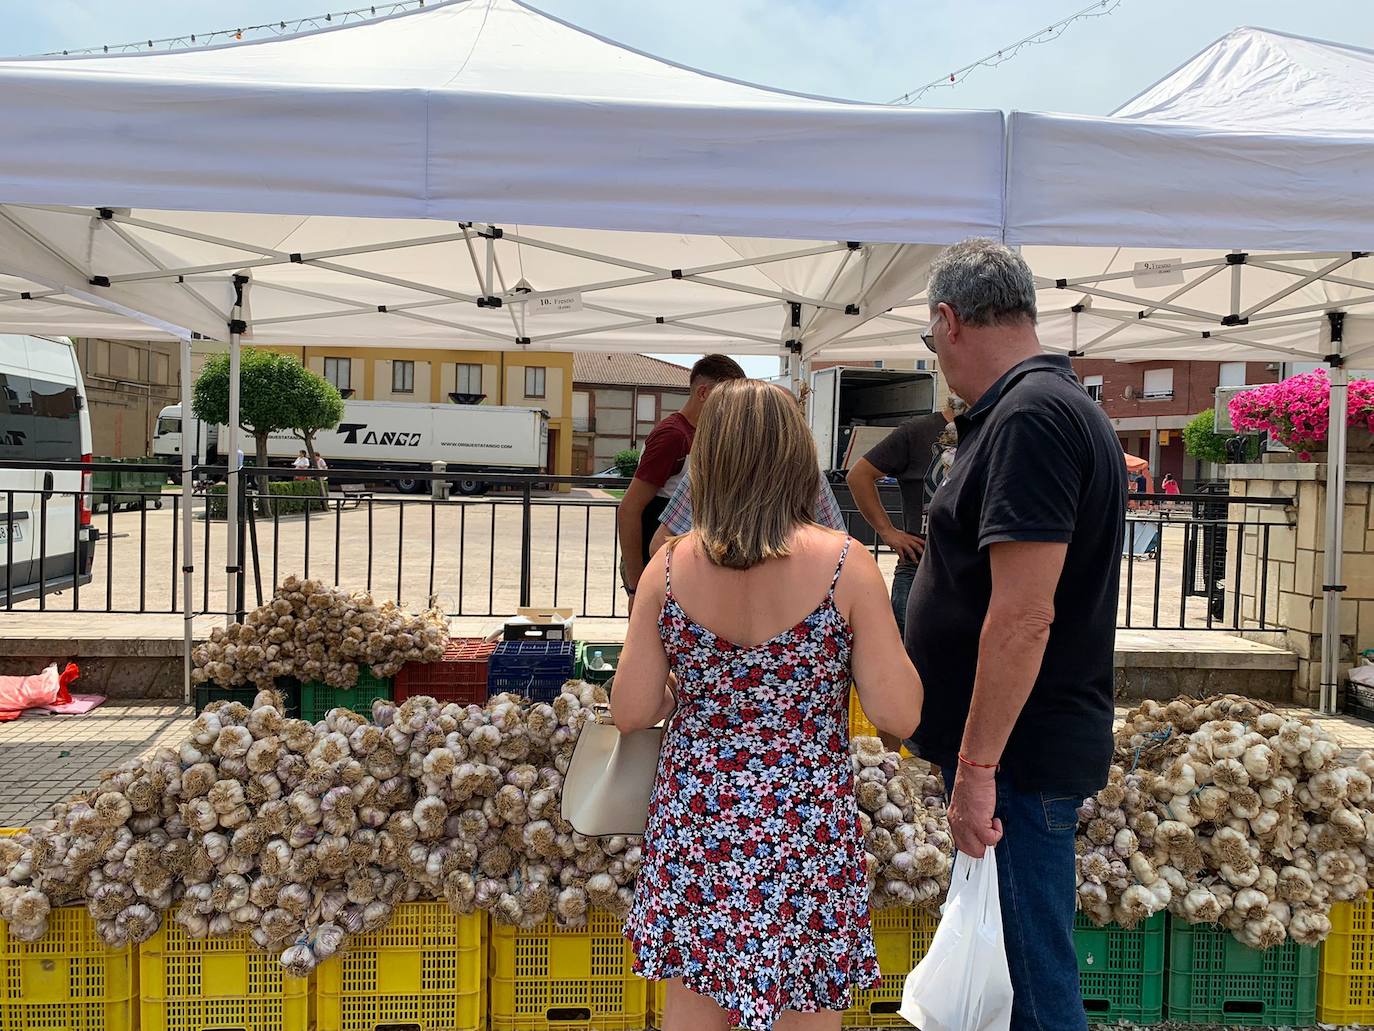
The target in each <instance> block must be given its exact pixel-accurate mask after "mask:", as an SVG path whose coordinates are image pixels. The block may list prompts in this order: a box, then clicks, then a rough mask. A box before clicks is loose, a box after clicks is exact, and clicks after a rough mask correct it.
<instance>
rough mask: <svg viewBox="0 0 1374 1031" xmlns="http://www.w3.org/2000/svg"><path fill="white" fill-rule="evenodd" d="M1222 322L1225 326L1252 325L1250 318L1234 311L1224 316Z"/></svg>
mask: <svg viewBox="0 0 1374 1031" xmlns="http://www.w3.org/2000/svg"><path fill="white" fill-rule="evenodd" d="M1221 324H1222V325H1223V326H1248V325H1250V319H1249V318H1248V317H1246V316H1243V315H1238V314H1236V313H1235V312H1232V313H1231V314H1230V315H1225V316H1223V317H1222V320H1221Z"/></svg>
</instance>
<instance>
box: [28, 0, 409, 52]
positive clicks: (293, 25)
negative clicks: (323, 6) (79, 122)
mask: <svg viewBox="0 0 1374 1031" xmlns="http://www.w3.org/2000/svg"><path fill="white" fill-rule="evenodd" d="M424 6H425V0H392V2H391V3H385V4H369V5H368V6H367V7H357V8H354V9H353V10H349V11H332V12H330V13H328V14H317V15H313V16H311V17H308V18H297V19H295V20H294V21H291V20H288V21H275V22H265V23H263V24H261V25H245V26H243V27H241V28H233V29H217V30H216V31H214V32H195V33H190V34H188V35H185V36H166V37H164V38H162V39H141V40H137V41H136V42H133V43H107V44H104V45H102V46H95V47H83V48H80V49H68V50H55V51H52V52H50V53H48V54H45V55H44V56H45V57H55V56H57V55H58V54H61V55H63V56H74V55H82V54H127V53H132V52H140V53H146V52H147V51H149V50H186V49H190V48H191V47H207V46H214V45H216V44H217V43H228V42H231V41H232V42H236V43H237V42H241V41H243V40H244V39H253V38H271V37H277V36H291V35H294V34H296V33H298V32H310V31H311V30H314V29H325V28H335V27H337V26H339V25H348V24H350V23H352V22H359V21H369V20H371V19H373V18H377V17H382V18H386V17H390V16H391V15H394V14H404V13H406V12H407V11H415V10H419V9H420V8H421V7H424Z"/></svg>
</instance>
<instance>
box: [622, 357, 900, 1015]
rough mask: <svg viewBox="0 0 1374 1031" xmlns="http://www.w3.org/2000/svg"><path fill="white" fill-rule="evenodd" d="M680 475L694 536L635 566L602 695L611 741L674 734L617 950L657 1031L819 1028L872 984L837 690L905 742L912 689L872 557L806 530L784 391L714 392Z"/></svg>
mask: <svg viewBox="0 0 1374 1031" xmlns="http://www.w3.org/2000/svg"><path fill="white" fill-rule="evenodd" d="M690 476H691V488H692V507H693V511H694V513H695V520H696V523H695V528H694V529H693V531H692V533H690V534H688V535H687V536H686V537H683V538H680V539H678V540H676V541H674V542H672V543H671V544H670V545H669V547H667V548H665V549H664V550H663V551H661V552H660V553H659V554H658V555H657V556H655V557H654V559H653V560H652V561H651V562H650V564H649V566H648V568H647V569H646V570H645V572H644V576H643V579H641V581H640V583H639V586H638V590H637V594H636V597H637V598H638V599H639V604H637V605H636V606H635V610H634V615H633V617H632V618H631V622H630V629H629V633H628V635H627V638H626V642H625V649H624V652H623V653H622V655H621V663H620V668H619V671H618V673H617V675H616V680H615V686H614V690H613V691H612V696H611V708H612V713H613V715H614V717H615V721H616V725H617V726H618V727H619V728H620V729H621V731H622V732H630V731H634V730H641V729H644V728H646V727H651V726H653V725H655V724H656V723H658V722H659V721H660V720H664V719H668V720H669V723H668V730H667V733H666V734H665V736H664V742H663V750H662V755H661V757H660V760H659V768H658V776H657V779H656V781H655V785H654V794H653V800H652V803H651V805H650V811H649V825H648V829H647V834H646V838H645V845H644V865H643V868H642V870H641V872H640V875H639V880H638V883H637V885H636V891H635V905H634V909H633V911H632V912H631V914H630V918H629V920H628V921H627V923H626V928H625V933H626V936H627V937H628V938H629V939H630V941H631V943H632V944H633V945H634V948H635V952H636V955H637V963H636V966H635V969H636V970H637V971H638V972H639V973H640V974H642V975H643V976H644V977H648V978H652V979H654V980H666V981H667V982H668V984H667V1012H666V1013H665V1015H664V1025H665V1031H723V1029H725V1028H727V1027H728V1028H733V1027H744V1028H748V1029H751V1031H767V1029H768V1028H771V1027H773V1026H774V1024H775V1023H777V1024H778V1025H779V1026H780V1027H783V1028H786V1029H791V1031H833V1029H836V1028H838V1027H839V1026H840V1016H841V1013H842V1012H843V1011H844V1010H845V1009H846V1008H847V1007H848V1006H849V1003H850V991H851V989H862V988H870V987H873V986H874V985H875V984H877V983H878V979H879V971H878V963H877V957H876V954H875V952H874V946H873V935H872V930H871V928H870V924H869V914H868V900H867V894H868V893H867V889H866V874H865V870H864V858H863V856H864V849H863V846H862V842H861V838H860V832H859V821H858V809H857V806H856V804H855V801H854V784H853V779H852V775H851V770H850V762H849V747H848V742H849V717H848V711H849V710H848V700H849V685H850V683H851V681H853V682H855V683H857V684H858V688H859V697H860V701H861V702H862V704H863V706H864V711H865V712H866V713H867V714H868V716H869V718H870V719H871V720H873V722H874V723H875V724H876V725H877V726H878V727H879V729H881V730H884V731H887V732H890V733H892V734H894V735H896V736H898V737H902V738H905V737H909V736H910V735H911V733H912V731H913V729H914V728H915V726H916V724H917V722H918V720H919V718H920V705H921V686H920V681H919V679H918V678H917V675H916V671H915V669H914V668H913V666H912V664H911V661H910V660H909V659H908V658H907V655H906V652H905V650H904V649H903V647H902V643H901V641H900V639H899V638H898V635H897V625H896V621H895V620H894V618H893V615H892V607H891V605H890V604H889V602H888V600H887V589H886V585H885V584H884V582H883V578H882V575H881V573H880V572H879V570H878V566H877V563H876V562H875V561H874V560H873V557H872V555H870V554H869V553H868V552H867V551H866V550H865V549H864V548H862V547H858V546H854V547H851V542H850V540H849V539H848V538H847V537H845V536H844V535H843V534H839V533H835V532H833V531H831V530H827V529H824V528H822V527H820V526H817V525H815V524H814V523H813V522H812V521H811V517H812V512H813V510H814V507H815V498H816V493H817V490H818V488H819V483H818V477H819V471H818V463H817V461H816V451H815V447H814V445H813V443H812V440H811V434H810V432H809V431H808V429H807V427H806V423H805V421H804V420H803V418H802V415H801V412H800V410H799V409H798V407H797V403H796V400H795V398H793V397H792V395H791V394H789V393H787V392H786V391H784V390H781V389H779V388H777V387H774V386H771V385H769V384H766V383H761V382H757V381H742V382H736V383H726V384H722V385H721V386H719V387H717V388H716V390H715V391H714V392H713V393H712V395H711V398H710V400H709V401H708V402H707V405H706V408H705V410H704V411H703V413H702V416H701V422H700V425H699V426H698V428H697V436H696V442H695V444H694V445H693V449H692V461H691V465H690ZM669 674H671V675H672V681H671V683H670V680H669Z"/></svg>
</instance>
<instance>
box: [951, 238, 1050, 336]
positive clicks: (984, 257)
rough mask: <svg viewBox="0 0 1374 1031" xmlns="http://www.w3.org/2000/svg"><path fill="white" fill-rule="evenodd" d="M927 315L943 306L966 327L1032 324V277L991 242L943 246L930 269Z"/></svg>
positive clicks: (1008, 251) (1014, 257)
mask: <svg viewBox="0 0 1374 1031" xmlns="http://www.w3.org/2000/svg"><path fill="white" fill-rule="evenodd" d="M926 296H927V299H928V303H929V304H930V310H931V311H934V310H935V309H936V308H937V307H938V306H939V305H941V304H948V305H949V306H950V307H951V308H953V309H954V313H955V314H956V315H958V316H959V318H960V319H961V320H963V321H964V322H967V323H968V324H969V325H970V326H994V325H999V324H1002V323H1007V322H1016V321H1019V320H1020V319H1029V320H1030V321H1031V323H1032V324H1033V323H1034V322H1035V277H1034V276H1033V275H1031V270H1030V266H1029V265H1027V264H1026V261H1025V259H1024V258H1022V257H1021V255H1019V254H1017V253H1016V252H1015V251H1013V250H1012V249H1011V248H1010V247H1006V246H1004V245H1003V244H1000V243H997V242H996V241H994V240H985V239H972V240H964V241H962V242H960V243H956V244H954V245H953V246H951V247H946V248H945V249H944V250H943V251H941V252H940V255H939V257H937V258H936V259H935V262H934V264H932V265H931V266H930V279H929V282H928V283H927V285H926Z"/></svg>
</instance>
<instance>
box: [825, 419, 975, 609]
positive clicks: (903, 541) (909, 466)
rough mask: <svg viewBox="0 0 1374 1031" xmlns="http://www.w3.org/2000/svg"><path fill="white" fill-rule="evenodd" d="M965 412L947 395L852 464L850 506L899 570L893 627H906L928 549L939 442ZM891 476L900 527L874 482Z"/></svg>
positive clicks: (939, 467)
mask: <svg viewBox="0 0 1374 1031" xmlns="http://www.w3.org/2000/svg"><path fill="white" fill-rule="evenodd" d="M963 410H964V402H963V401H961V400H959V398H957V397H955V396H953V395H950V396H949V397H947V398H946V399H945V407H944V409H943V410H942V411H939V412H932V413H930V414H929V415H918V416H915V417H914V418H911V419H908V420H907V421H906V422H904V423H902V424H901V425H900V426H898V427H897V428H896V429H894V430H893V431H892V432H891V433H889V434H888V435H887V436H886V437H884V438H883V439H882V440H881V441H879V442H878V444H877V445H876V446H875V447H873V448H871V449H870V450H869V452H868V454H866V455H864V456H863V457H862V458H860V459H859V460H858V461H857V462H855V463H854V466H853V468H851V469H850V470H849V474H848V476H847V477H846V482H847V483H848V484H849V490H850V493H851V494H853V495H854V504H855V505H857V506H858V509H859V512H860V513H861V514H862V515H863V517H864V519H866V520H868V525H869V526H871V527H873V530H874V532H875V533H877V535H878V537H879V538H880V539H881V540H882V542H883V543H884V544H886V545H887V546H888V547H889V548H891V549H892V550H893V551H895V552H896V553H897V568H896V570H895V571H894V572H893V574H892V614H893V615H894V616H896V617H897V629H898V630H903V631H904V630H905V627H906V602H907V597H908V596H909V595H910V594H911V583H912V581H913V580H915V579H916V567H917V565H918V564H919V563H920V561H921V552H923V551H924V550H925V547H926V541H925V537H926V530H925V508H926V503H927V501H928V500H929V499H928V498H927V496H926V495H927V494H929V493H933V491H932V487H933V484H932V481H931V478H930V476H931V472H932V470H936V471H942V470H943V462H942V458H943V452H944V448H943V446H942V444H941V442H940V441H941V438H942V437H943V436H944V435H945V433H946V431H947V430H949V429H950V428H951V426H952V424H953V422H954V417H955V416H956V415H958V414H959V413H960V412H962V411H963ZM884 476H891V477H893V478H894V479H895V480H896V481H897V486H898V488H899V489H900V490H901V492H902V528H901V529H900V530H899V529H898V528H897V527H896V526H894V525H893V524H892V517H891V516H889V515H888V513H887V509H886V508H884V507H883V502H882V499H881V498H880V497H879V496H878V481H879V480H880V479H882V478H883V477H884Z"/></svg>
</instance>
